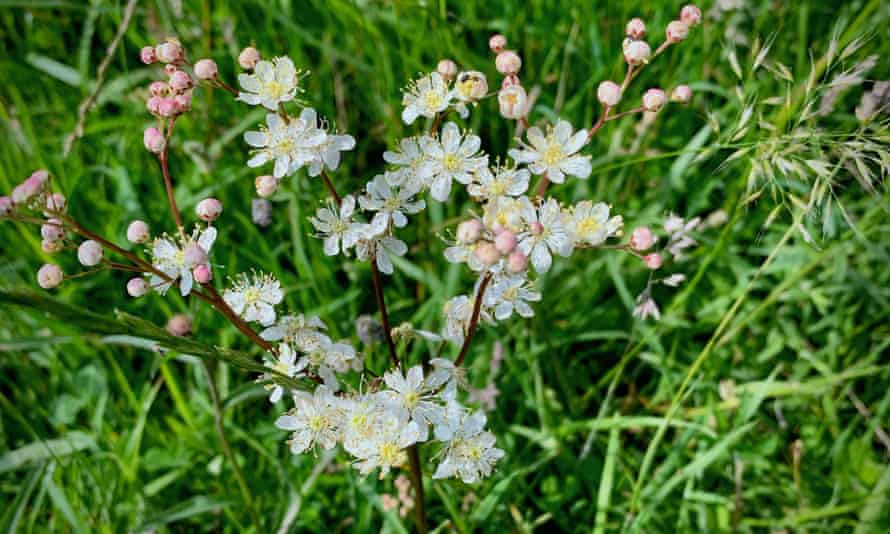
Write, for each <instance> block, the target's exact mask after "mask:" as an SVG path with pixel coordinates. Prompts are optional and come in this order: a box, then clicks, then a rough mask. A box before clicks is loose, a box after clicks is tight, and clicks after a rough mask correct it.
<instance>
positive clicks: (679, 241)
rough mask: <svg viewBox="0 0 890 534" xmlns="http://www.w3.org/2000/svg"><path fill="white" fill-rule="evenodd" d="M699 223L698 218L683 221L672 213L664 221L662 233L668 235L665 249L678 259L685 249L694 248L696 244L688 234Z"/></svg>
mask: <svg viewBox="0 0 890 534" xmlns="http://www.w3.org/2000/svg"><path fill="white" fill-rule="evenodd" d="M700 222H701V219H700V218H699V217H694V218H692V219H690V220H688V221H684V220H683V218H682V217H678V216H676V215H674V214H673V213H672V214H670V215H669V216H668V218H667V219H666V220H665V221H664V231H665V232H667V233H668V234H670V237H669V238H668V244H667V246H666V247H665V249H666V250H667V251H668V252H669V253H670V254H671V255H672V256H674V257H677V258H678V257H680V256H681V255H682V254H683V251H685V250H686V249H687V248H690V247H694V246H695V245H697V244H698V243H697V242H696V241H695V239H692V238H691V237H689V235H688V234H689V232H691V231H693V230H695V229H696V228H697V227H698V224H699V223H700Z"/></svg>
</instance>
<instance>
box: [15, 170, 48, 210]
mask: <svg viewBox="0 0 890 534" xmlns="http://www.w3.org/2000/svg"><path fill="white" fill-rule="evenodd" d="M48 182H49V173H48V172H47V171H44V170H39V171H34V172H33V173H32V174H31V176H29V177H28V178H26V179H25V181H24V182H22V183H20V184H19V185H17V186H16V187H15V188H14V189H13V190H12V193H11V195H10V196H11V197H12V202H13V203H15V204H24V203H26V202H28V201H29V200H31V199H32V198H34V197H35V196H36V195H38V194H40V192H41V191H43V189H44V188H45V187H46V184H47V183H48Z"/></svg>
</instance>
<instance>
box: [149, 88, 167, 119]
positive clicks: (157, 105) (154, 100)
mask: <svg viewBox="0 0 890 534" xmlns="http://www.w3.org/2000/svg"><path fill="white" fill-rule="evenodd" d="M161 83H163V82H161ZM165 85H166V84H165ZM161 100H163V98H161V97H159V96H153V97H151V98H149V99H148V100H146V101H145V109H147V110H148V112H149V113H151V114H152V115H160V114H161Z"/></svg>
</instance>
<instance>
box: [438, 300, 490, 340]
mask: <svg viewBox="0 0 890 534" xmlns="http://www.w3.org/2000/svg"><path fill="white" fill-rule="evenodd" d="M474 294H475V293H474ZM474 302H475V299H473V298H470V297H468V296H466V295H459V296H457V297H454V298H452V299H450V300H449V301H448V302H446V303H445V306H444V308H443V312H444V313H445V330H444V331H443V332H442V337H444V338H445V339H447V340H449V341H451V342H453V343H456V344H458V345H459V344H461V343H463V341H464V333H465V332H466V329H467V326H468V325H469V324H470V319H471V318H472V316H473V303H474ZM483 314H484V311H480V315H483Z"/></svg>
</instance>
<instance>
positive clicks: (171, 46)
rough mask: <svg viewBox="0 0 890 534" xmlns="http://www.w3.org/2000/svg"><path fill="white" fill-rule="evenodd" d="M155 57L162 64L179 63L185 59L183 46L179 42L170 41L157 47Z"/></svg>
mask: <svg viewBox="0 0 890 534" xmlns="http://www.w3.org/2000/svg"><path fill="white" fill-rule="evenodd" d="M155 56H157V58H158V61H160V62H161V63H178V62H180V61H182V58H183V57H184V54H183V51H182V45H181V44H179V41H176V40H174V39H168V40H167V42H165V43H161V44H159V45H158V46H156V47H155Z"/></svg>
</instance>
